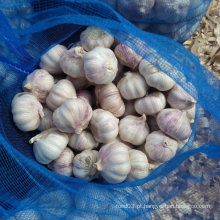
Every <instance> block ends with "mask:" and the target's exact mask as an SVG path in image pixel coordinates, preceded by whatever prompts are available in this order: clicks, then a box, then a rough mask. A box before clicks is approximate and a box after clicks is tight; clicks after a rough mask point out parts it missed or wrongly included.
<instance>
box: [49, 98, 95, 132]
mask: <svg viewBox="0 0 220 220" xmlns="http://www.w3.org/2000/svg"><path fill="white" fill-rule="evenodd" d="M91 118H92V108H91V106H90V105H89V103H88V102H87V100H85V99H84V98H75V99H68V100H66V101H65V102H64V103H63V104H62V105H61V106H60V107H59V108H57V109H56V110H55V111H54V113H53V123H54V124H55V126H56V127H57V129H58V130H60V131H62V132H67V133H73V132H75V133H76V134H80V133H81V132H82V131H83V130H84V129H85V128H87V126H88V124H89V121H90V119H91Z"/></svg>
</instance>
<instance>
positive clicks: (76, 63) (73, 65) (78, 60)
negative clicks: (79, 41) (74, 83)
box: [60, 47, 86, 78]
mask: <svg viewBox="0 0 220 220" xmlns="http://www.w3.org/2000/svg"><path fill="white" fill-rule="evenodd" d="M85 53H86V52H85V51H84V50H83V48H82V47H73V48H71V49H70V50H67V51H66V52H65V53H64V55H63V56H62V57H61V58H60V67H61V69H62V70H63V72H64V73H66V74H67V75H69V76H71V77H72V78H81V77H84V76H85V73H84V68H83V58H84V55H85Z"/></svg>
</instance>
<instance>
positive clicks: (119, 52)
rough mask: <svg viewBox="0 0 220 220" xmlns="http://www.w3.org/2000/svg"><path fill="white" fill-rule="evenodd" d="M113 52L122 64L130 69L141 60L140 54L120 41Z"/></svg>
mask: <svg viewBox="0 0 220 220" xmlns="http://www.w3.org/2000/svg"><path fill="white" fill-rule="evenodd" d="M114 52H115V55H116V57H117V58H118V60H119V62H120V63H121V64H122V65H124V66H127V67H130V68H132V69H135V68H136V67H137V66H138V64H139V63H140V62H141V60H142V57H141V56H139V55H138V54H136V53H135V52H134V51H133V50H132V49H131V48H129V47H127V46H126V45H125V44H122V43H120V44H118V45H117V46H116V47H115V49H114Z"/></svg>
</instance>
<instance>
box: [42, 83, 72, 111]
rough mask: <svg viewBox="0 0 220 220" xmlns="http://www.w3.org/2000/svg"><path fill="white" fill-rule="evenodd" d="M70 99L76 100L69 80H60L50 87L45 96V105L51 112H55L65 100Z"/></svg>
mask: <svg viewBox="0 0 220 220" xmlns="http://www.w3.org/2000/svg"><path fill="white" fill-rule="evenodd" d="M71 98H76V90H75V88H74V86H73V84H72V83H71V82H70V81H69V80H67V79H62V80H60V81H59V82H58V83H56V84H55V85H54V86H53V87H52V89H51V90H50V93H49V95H48V96H47V99H46V103H47V106H48V107H49V108H50V109H51V110H55V109H56V108H58V107H59V106H61V105H62V103H63V102H64V101H65V100H67V99H71Z"/></svg>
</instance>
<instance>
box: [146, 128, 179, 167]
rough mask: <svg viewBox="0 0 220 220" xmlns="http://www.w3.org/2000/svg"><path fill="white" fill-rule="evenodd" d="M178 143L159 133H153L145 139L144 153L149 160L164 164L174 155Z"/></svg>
mask: <svg viewBox="0 0 220 220" xmlns="http://www.w3.org/2000/svg"><path fill="white" fill-rule="evenodd" d="M177 149H178V143H177V141H175V140H174V139H172V138H170V137H168V136H166V135H165V134H164V133H163V132H161V131H154V132H152V133H150V134H149V135H148V136H147V138H146V143H145V151H146V153H147V155H148V156H149V158H150V159H152V160H153V161H155V162H158V163H164V162H165V161H167V160H169V159H171V158H172V157H174V155H175V154H176V151H177Z"/></svg>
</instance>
